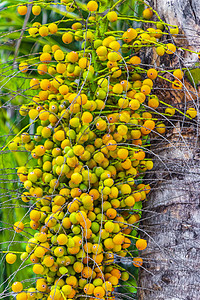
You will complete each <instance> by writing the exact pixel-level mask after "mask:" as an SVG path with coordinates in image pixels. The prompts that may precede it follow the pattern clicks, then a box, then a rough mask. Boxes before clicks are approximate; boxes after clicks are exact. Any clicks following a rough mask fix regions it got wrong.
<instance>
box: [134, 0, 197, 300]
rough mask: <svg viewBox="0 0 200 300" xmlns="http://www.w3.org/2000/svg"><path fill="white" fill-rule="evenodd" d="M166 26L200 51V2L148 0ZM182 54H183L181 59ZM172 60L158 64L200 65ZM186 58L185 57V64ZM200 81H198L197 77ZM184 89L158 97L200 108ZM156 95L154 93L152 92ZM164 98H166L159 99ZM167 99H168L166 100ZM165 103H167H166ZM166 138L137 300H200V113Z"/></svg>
mask: <svg viewBox="0 0 200 300" xmlns="http://www.w3.org/2000/svg"><path fill="white" fill-rule="evenodd" d="M146 2H148V4H150V5H151V6H152V7H153V8H154V9H155V10H156V11H157V12H158V13H159V15H160V16H161V18H162V19H164V21H165V22H167V23H171V24H173V25H178V26H179V27H180V28H181V33H182V34H183V36H182V38H181V40H180V39H179V38H176V43H178V44H179V45H182V46H183V47H185V48H188V47H190V49H193V50H195V51H199V50H200V1H199V0H152V1H146ZM178 55H179V56H178ZM178 55H177V56H176V57H174V58H175V59H174V60H170V61H167V60H166V59H161V60H160V61H159V62H158V61H157V66H159V67H162V68H165V67H166V65H167V67H173V66H174V65H175V67H178V66H182V67H185V66H186V67H190V66H192V65H194V63H195V62H197V61H198V58H197V55H196V54H187V55H185V56H184V57H182V52H181V51H179V52H178ZM182 58H184V63H183V60H182ZM199 80H200V78H199ZM184 86H185V88H184V91H181V92H180V91H175V92H173V91H171V90H170V89H169V86H167V84H166V86H165V84H164V86H163V83H162V85H160V89H159V91H157V94H158V96H159V98H160V99H165V100H166V102H168V103H171V104H173V105H175V106H177V107H178V108H180V109H182V110H183V111H184V110H185V107H186V106H187V107H188V106H193V107H195V105H196V108H197V109H198V108H199V91H198V90H197V89H196V88H193V87H192V85H191V84H190V83H189V82H187V80H186V81H185V82H184ZM154 92H155V93H156V91H154ZM161 97H162V98H161ZM163 97H164V98H163ZM165 100H164V101H165ZM168 126H169V134H168V135H167V137H166V139H165V138H163V139H162V140H161V139H160V141H159V144H158V141H156V143H155V144H156V147H155V148H152V149H151V150H152V151H153V152H154V154H155V160H154V161H155V165H154V169H153V172H151V174H153V175H151V177H149V178H148V180H150V181H152V187H153V188H152V191H151V194H150V195H149V197H148V201H147V202H146V206H145V207H144V212H143V220H142V223H141V226H140V228H141V234H142V236H143V237H144V238H145V239H147V240H148V247H147V249H146V250H144V251H142V252H141V256H142V257H143V260H144V264H143V266H142V268H140V274H139V275H140V276H139V287H138V299H139V300H182V299H183V300H190V299H191V300H199V299H200V203H199V199H200V153H199V147H200V143H199V111H198V116H197V119H195V121H191V122H188V121H187V120H186V119H185V118H184V117H183V116H182V117H181V116H179V118H177V117H176V118H174V119H172V120H170V122H168Z"/></svg>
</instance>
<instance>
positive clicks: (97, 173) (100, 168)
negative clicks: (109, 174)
mask: <svg viewBox="0 0 200 300" xmlns="http://www.w3.org/2000/svg"><path fill="white" fill-rule="evenodd" d="M103 172H104V169H103V168H102V167H97V168H96V170H95V174H96V175H97V176H98V177H100V176H101V174H102V173H103Z"/></svg>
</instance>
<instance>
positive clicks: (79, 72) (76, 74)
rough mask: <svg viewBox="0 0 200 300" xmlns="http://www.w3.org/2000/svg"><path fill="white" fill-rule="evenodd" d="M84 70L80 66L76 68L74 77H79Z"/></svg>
mask: <svg viewBox="0 0 200 300" xmlns="http://www.w3.org/2000/svg"><path fill="white" fill-rule="evenodd" d="M81 71H82V69H81V68H80V67H79V66H76V67H75V69H74V75H75V76H79V75H80V74H81Z"/></svg>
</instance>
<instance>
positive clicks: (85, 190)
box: [79, 183, 88, 193]
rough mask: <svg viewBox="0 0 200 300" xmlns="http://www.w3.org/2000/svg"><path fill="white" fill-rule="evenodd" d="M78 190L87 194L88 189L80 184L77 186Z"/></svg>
mask: <svg viewBox="0 0 200 300" xmlns="http://www.w3.org/2000/svg"><path fill="white" fill-rule="evenodd" d="M79 188H80V190H81V191H82V192H84V193H85V192H87V189H88V187H87V185H85V184H83V183H81V184H80V185H79Z"/></svg>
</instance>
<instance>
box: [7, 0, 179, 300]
mask: <svg viewBox="0 0 200 300" xmlns="http://www.w3.org/2000/svg"><path fill="white" fill-rule="evenodd" d="M61 3H62V4H65V5H66V6H67V8H68V10H69V8H70V5H71V4H70V3H69V1H67V0H62V1H61ZM87 10H88V11H89V12H90V13H92V12H95V14H92V15H91V16H90V17H89V18H88V24H87V26H85V25H83V24H82V23H79V22H76V23H74V24H73V25H72V27H71V28H70V29H69V30H68V31H66V32H64V33H63V31H62V30H61V31H59V28H58V26H57V24H55V23H52V24H49V25H48V26H45V25H41V24H40V23H38V22H37V23H34V26H33V27H31V28H30V29H29V34H30V35H33V36H37V35H40V36H42V37H46V36H47V35H49V34H58V36H60V35H61V36H62V41H63V43H64V44H69V43H72V42H73V41H75V42H77V41H78V42H81V43H82V50H80V51H71V52H67V53H66V51H65V50H64V49H65V47H62V49H61V47H60V46H58V45H49V44H46V45H45V46H44V47H43V52H42V53H41V54H40V56H39V57H38V62H37V73H38V74H37V76H35V78H33V79H31V80H30V89H31V90H33V92H34V95H33V98H32V101H31V102H30V103H29V104H26V105H22V106H21V108H20V114H21V115H22V116H26V115H29V117H30V119H31V122H32V123H34V124H35V126H36V132H35V135H34V136H31V135H30V134H29V133H28V132H23V133H22V134H21V136H18V137H16V138H15V139H14V140H13V141H12V142H11V143H10V145H9V149H10V150H17V149H18V147H19V146H21V145H23V146H24V147H25V149H26V150H27V151H30V153H31V156H32V158H33V159H34V160H35V168H30V167H28V166H22V167H20V168H19V169H18V171H17V174H18V176H19V179H20V181H21V182H22V183H23V185H24V188H25V189H26V190H27V191H25V192H24V193H23V194H22V196H21V199H22V201H24V202H29V201H30V200H32V201H34V203H35V207H34V208H33V209H32V210H31V212H30V227H31V228H32V229H34V230H36V233H35V235H34V237H33V238H31V239H29V241H28V243H27V246H26V252H24V253H23V254H22V256H21V259H22V260H26V259H30V261H31V262H32V263H33V272H34V273H35V274H37V275H39V278H38V279H37V281H36V287H31V288H28V289H27V290H24V291H23V285H22V284H21V283H19V282H15V283H14V284H13V286H12V290H13V292H16V293H17V298H16V299H17V300H24V299H25V300H26V299H44V300H45V299H48V300H52V299H55V300H65V299H73V298H74V297H79V298H81V299H84V295H86V296H87V297H89V298H93V299H115V287H117V286H118V285H119V280H123V281H127V280H128V278H129V274H128V273H127V272H126V271H125V270H124V269H123V268H122V267H121V266H120V263H119V264H118V262H119V258H120V257H125V256H128V257H129V259H131V260H132V261H133V265H134V266H136V267H138V266H141V265H142V263H143V261H142V258H140V257H134V256H132V255H131V253H130V252H129V249H130V247H133V245H134V246H136V248H137V249H138V250H143V249H145V248H146V247H147V242H146V241H145V240H144V239H138V238H137V237H134V236H131V232H132V230H133V229H135V228H137V226H138V221H139V219H140V213H139V212H138V211H139V210H138V207H139V206H138V203H140V202H141V201H143V200H145V199H146V195H147V194H148V193H149V192H150V186H149V185H145V184H143V183H141V178H142V177H143V176H144V174H145V172H146V171H147V170H151V169H152V168H153V162H152V161H151V159H149V158H147V157H146V152H148V151H146V149H147V148H146V147H147V145H148V142H149V135H150V134H151V133H152V132H154V133H155V132H157V133H158V134H164V133H165V125H164V124H163V123H162V122H159V121H158V120H157V118H156V115H154V114H153V113H154V112H155V111H156V109H157V108H158V106H159V99H158V97H157V96H156V95H153V94H152V92H151V91H152V89H153V80H155V79H156V78H157V76H158V71H157V70H156V69H154V68H148V69H144V68H143V67H142V64H141V59H140V56H139V50H140V49H141V48H142V47H154V46H155V45H156V47H157V48H156V51H157V54H158V55H160V56H162V55H164V53H165V52H166V54H169V55H172V54H173V53H174V52H175V51H176V47H175V46H174V44H171V43H168V44H163V43H162V42H160V41H159V39H160V38H161V37H162V34H163V33H162V30H161V29H159V28H151V27H150V28H148V29H147V30H146V31H144V30H142V29H141V28H136V29H134V28H128V29H127V30H126V31H125V32H123V33H122V32H121V31H120V32H118V31H113V32H112V31H109V32H106V29H104V31H103V32H102V29H101V26H100V21H101V18H102V17H101V15H98V3H97V2H96V1H89V2H88V4H87ZM40 11H41V7H40V6H38V5H34V6H33V8H32V12H33V14H34V15H36V16H37V15H39V13H40ZM18 12H19V13H20V14H21V15H25V14H26V12H27V7H26V6H25V5H22V6H19V7H18ZM96 12H97V14H96ZM151 16H152V10H150V9H149V8H148V9H146V10H144V12H143V17H144V18H145V19H149V18H150V17H151ZM105 18H106V19H105V23H107V24H108V22H110V23H112V22H116V21H117V19H118V15H117V13H116V12H115V11H112V10H111V11H109V12H108V13H107V15H106V16H105ZM95 22H97V26H96V29H94V24H95ZM103 22H104V21H102V23H103ZM158 27H159V26H158ZM173 33H174V34H177V32H173ZM129 50H133V51H134V55H131V56H130V55H129V56H128V57H124V55H123V54H124V53H127V52H128V51H129ZM135 52H136V54H137V55H135ZM29 68H30V66H29V63H28V62H21V63H20V65H19V70H20V71H21V72H23V73H26V72H27V71H28V70H29ZM174 76H175V77H176V83H174V87H175V88H176V87H177V85H176V84H177V81H178V83H179V88H180V85H181V84H180V82H181V79H182V73H181V70H178V71H177V72H176V73H175V74H174ZM14 230H15V231H16V232H18V233H20V232H22V231H23V230H24V224H23V223H22V222H21V221H19V222H16V223H15V224H14ZM134 239H136V240H137V241H136V243H134V242H133V240H134ZM12 255H13V254H9V255H8V257H7V261H8V262H9V263H12V262H14V260H15V259H16V258H14V257H11V256H12Z"/></svg>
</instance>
